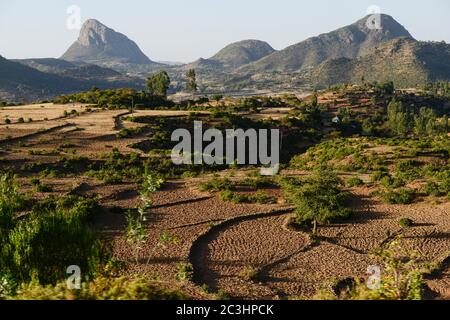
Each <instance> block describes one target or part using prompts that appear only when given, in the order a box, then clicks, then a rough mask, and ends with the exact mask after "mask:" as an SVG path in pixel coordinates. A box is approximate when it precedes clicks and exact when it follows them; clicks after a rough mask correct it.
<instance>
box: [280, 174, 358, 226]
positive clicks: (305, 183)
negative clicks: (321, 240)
mask: <svg viewBox="0 0 450 320" xmlns="http://www.w3.org/2000/svg"><path fill="white" fill-rule="evenodd" d="M341 184H342V182H341V180H340V179H339V178H338V177H337V176H336V175H335V174H334V173H332V172H329V171H318V172H316V173H315V174H314V175H312V176H311V177H308V178H306V179H304V180H302V181H298V180H297V181H296V180H286V181H284V182H282V188H283V191H284V193H285V195H286V196H287V198H288V200H289V201H290V202H291V203H292V204H293V205H294V206H295V207H296V209H295V213H296V222H297V223H299V224H304V223H311V224H312V233H313V234H317V228H318V224H324V223H329V222H332V221H333V220H334V219H337V218H347V217H349V215H350V210H348V209H347V208H346V207H345V203H346V201H347V198H348V194H347V193H346V192H343V191H342V190H341Z"/></svg>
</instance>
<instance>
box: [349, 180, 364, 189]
mask: <svg viewBox="0 0 450 320" xmlns="http://www.w3.org/2000/svg"><path fill="white" fill-rule="evenodd" d="M363 185H364V181H362V180H361V179H360V178H358V177H354V178H350V179H348V180H347V186H348V187H350V188H353V187H360V186H363Z"/></svg>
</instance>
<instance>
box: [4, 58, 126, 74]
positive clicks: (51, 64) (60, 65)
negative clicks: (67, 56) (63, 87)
mask: <svg viewBox="0 0 450 320" xmlns="http://www.w3.org/2000/svg"><path fill="white" fill-rule="evenodd" d="M12 61H14V62H18V63H21V64H23V65H26V66H28V67H31V68H34V69H37V70H39V71H41V72H47V73H54V74H59V75H64V76H68V77H74V78H84V79H95V78H97V79H98V78H107V77H120V76H121V74H120V73H119V72H117V71H114V70H112V69H108V68H103V67H100V66H97V65H94V64H88V63H84V62H69V61H66V60H61V59H54V58H43V59H23V60H12Z"/></svg>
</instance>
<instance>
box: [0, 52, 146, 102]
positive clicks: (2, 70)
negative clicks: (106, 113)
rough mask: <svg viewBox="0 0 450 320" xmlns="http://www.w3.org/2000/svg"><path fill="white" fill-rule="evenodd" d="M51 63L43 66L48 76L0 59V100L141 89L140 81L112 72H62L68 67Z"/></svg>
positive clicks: (97, 69)
mask: <svg viewBox="0 0 450 320" xmlns="http://www.w3.org/2000/svg"><path fill="white" fill-rule="evenodd" d="M55 60H56V59H54V60H53V59H51V60H50V61H51V63H49V61H47V60H45V61H47V65H50V66H47V67H46V68H47V70H49V72H42V71H39V70H37V69H35V68H32V67H29V66H27V65H24V64H22V63H18V62H14V61H11V60H7V59H5V58H3V57H1V56H0V100H5V101H13V102H14V101H16V102H17V101H22V100H25V101H33V100H37V99H48V98H52V97H54V96H56V95H60V94H66V93H72V92H77V91H85V90H89V89H91V88H92V87H99V88H101V89H106V88H118V87H134V88H141V87H142V83H141V81H139V80H136V79H132V78H129V77H124V76H122V75H120V74H118V73H116V72H114V71H112V70H110V71H108V69H104V68H100V67H97V66H89V65H88V66H86V65H82V66H76V65H74V66H75V68H73V69H70V68H69V69H64V68H67V67H68V66H69V65H68V64H66V63H65V62H63V61H61V60H57V61H55ZM41 66H43V64H42V65H41ZM63 67H64V68H63ZM42 68H44V67H42ZM44 69H45V68H44ZM50 70H52V71H53V72H55V73H51V72H50ZM56 70H59V72H56ZM112 75H114V76H112Z"/></svg>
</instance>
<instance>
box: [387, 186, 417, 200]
mask: <svg viewBox="0 0 450 320" xmlns="http://www.w3.org/2000/svg"><path fill="white" fill-rule="evenodd" d="M379 196H380V198H381V199H382V200H383V202H385V203H387V204H411V203H413V202H414V199H415V197H416V191H415V190H412V189H408V188H400V189H397V190H389V191H386V192H380V193H379Z"/></svg>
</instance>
